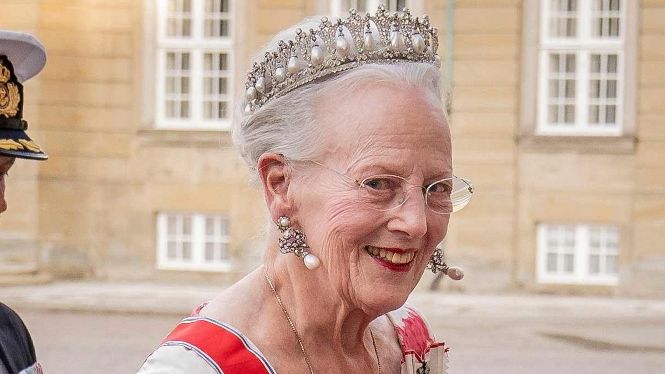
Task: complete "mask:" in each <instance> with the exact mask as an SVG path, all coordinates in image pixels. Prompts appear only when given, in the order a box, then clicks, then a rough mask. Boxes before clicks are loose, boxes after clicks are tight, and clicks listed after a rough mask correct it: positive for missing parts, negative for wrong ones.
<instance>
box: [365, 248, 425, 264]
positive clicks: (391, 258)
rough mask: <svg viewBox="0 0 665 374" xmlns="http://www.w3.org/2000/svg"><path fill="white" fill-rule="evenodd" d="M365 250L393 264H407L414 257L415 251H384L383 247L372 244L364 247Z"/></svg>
mask: <svg viewBox="0 0 665 374" xmlns="http://www.w3.org/2000/svg"><path fill="white" fill-rule="evenodd" d="M366 249H367V252H368V253H369V254H371V255H372V256H375V257H379V258H381V259H383V260H385V261H388V262H391V263H393V264H408V263H409V262H411V260H413V258H414V257H415V255H416V254H415V253H413V252H408V253H397V252H390V251H386V250H385V249H383V248H377V247H372V246H367V247H366Z"/></svg>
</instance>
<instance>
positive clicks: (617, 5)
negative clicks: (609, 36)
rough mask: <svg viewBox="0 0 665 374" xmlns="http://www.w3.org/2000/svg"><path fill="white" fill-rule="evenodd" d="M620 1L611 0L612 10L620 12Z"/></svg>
mask: <svg viewBox="0 0 665 374" xmlns="http://www.w3.org/2000/svg"><path fill="white" fill-rule="evenodd" d="M619 2H620V1H619V0H610V10H612V11H618V10H619Z"/></svg>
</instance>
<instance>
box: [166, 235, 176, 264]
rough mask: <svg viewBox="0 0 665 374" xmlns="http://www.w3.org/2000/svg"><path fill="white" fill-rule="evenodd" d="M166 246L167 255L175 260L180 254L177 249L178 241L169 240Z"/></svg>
mask: <svg viewBox="0 0 665 374" xmlns="http://www.w3.org/2000/svg"><path fill="white" fill-rule="evenodd" d="M166 247H167V250H166V257H168V259H169V260H175V259H176V258H177V256H178V255H177V251H176V242H174V241H170V240H169V241H168V242H167V244H166Z"/></svg>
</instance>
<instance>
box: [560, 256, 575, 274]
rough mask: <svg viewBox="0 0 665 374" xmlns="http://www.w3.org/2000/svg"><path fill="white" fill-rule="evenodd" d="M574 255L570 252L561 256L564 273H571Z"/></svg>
mask: <svg viewBox="0 0 665 374" xmlns="http://www.w3.org/2000/svg"><path fill="white" fill-rule="evenodd" d="M574 260H575V256H574V255H572V254H566V255H564V256H563V271H564V272H565V273H572V272H573V266H574Z"/></svg>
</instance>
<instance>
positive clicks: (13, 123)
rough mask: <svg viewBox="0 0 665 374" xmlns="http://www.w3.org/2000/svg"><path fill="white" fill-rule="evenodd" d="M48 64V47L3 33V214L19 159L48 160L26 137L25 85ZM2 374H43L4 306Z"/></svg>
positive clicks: (0, 310) (23, 331)
mask: <svg viewBox="0 0 665 374" xmlns="http://www.w3.org/2000/svg"><path fill="white" fill-rule="evenodd" d="M45 64H46V51H45V49H44V46H43V45H42V44H41V43H40V42H39V41H38V40H37V39H36V38H35V37H34V36H32V35H30V34H26V33H22V32H14V31H4V30H0V214H1V213H2V212H4V211H5V210H6V209H7V203H6V201H5V177H6V176H7V172H8V171H9V169H10V168H11V167H12V165H14V161H15V160H16V159H17V158H24V159H31V160H46V159H47V158H48V156H47V155H46V153H44V151H42V149H41V147H39V145H37V143H35V142H34V141H33V140H32V139H30V137H29V136H28V134H27V133H26V130H27V129H28V122H27V121H26V120H25V119H23V104H24V95H23V82H25V81H26V80H28V79H30V78H32V77H33V76H35V75H36V74H37V73H39V72H40V71H41V70H42V68H43V67H44V65H45ZM0 373H1V374H4V373H12V374H14V373H20V374H35V373H42V368H41V365H40V364H39V363H38V362H37V359H36V354H35V347H34V345H33V343H32V338H31V336H30V333H29V332H28V329H27V328H26V326H25V324H24V323H23V321H22V320H21V318H20V317H19V316H18V314H16V312H14V311H13V310H12V309H11V308H9V307H8V306H7V305H5V304H3V303H2V302H0Z"/></svg>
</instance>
